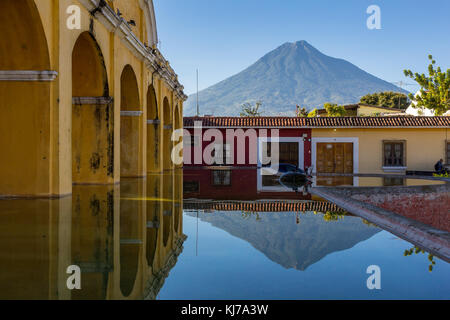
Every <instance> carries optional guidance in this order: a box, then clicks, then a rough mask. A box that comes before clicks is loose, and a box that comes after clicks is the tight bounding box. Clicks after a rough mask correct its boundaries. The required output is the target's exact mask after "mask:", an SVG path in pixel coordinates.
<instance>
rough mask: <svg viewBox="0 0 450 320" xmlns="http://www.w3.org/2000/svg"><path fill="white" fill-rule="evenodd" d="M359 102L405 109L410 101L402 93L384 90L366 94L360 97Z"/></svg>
mask: <svg viewBox="0 0 450 320" xmlns="http://www.w3.org/2000/svg"><path fill="white" fill-rule="evenodd" d="M360 103H364V104H369V105H372V106H380V107H385V108H397V109H407V108H408V107H409V104H410V101H409V100H408V97H407V96H406V95H405V94H403V93H398V92H392V91H386V92H377V93H372V94H367V95H365V96H364V97H362V98H361V100H360Z"/></svg>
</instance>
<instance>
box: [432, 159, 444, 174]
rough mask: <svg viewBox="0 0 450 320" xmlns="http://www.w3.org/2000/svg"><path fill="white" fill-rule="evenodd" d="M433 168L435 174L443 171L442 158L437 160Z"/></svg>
mask: <svg viewBox="0 0 450 320" xmlns="http://www.w3.org/2000/svg"><path fill="white" fill-rule="evenodd" d="M434 170H436V173H437V174H443V173H445V168H444V160H443V159H441V160H439V161H438V163H436V164H435V166H434Z"/></svg>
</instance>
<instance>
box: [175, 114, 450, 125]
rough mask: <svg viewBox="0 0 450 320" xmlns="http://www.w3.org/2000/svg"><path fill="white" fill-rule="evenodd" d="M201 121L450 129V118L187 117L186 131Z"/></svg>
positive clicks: (219, 123)
mask: <svg viewBox="0 0 450 320" xmlns="http://www.w3.org/2000/svg"><path fill="white" fill-rule="evenodd" d="M196 121H200V122H201V123H202V126H203V127H228V128H244V127H245V128H249V127H250V128H258V127H259V128H262V127H264V128H283V127H285V128H372V127H375V128H376V127H382V128H384V127H410V128H422V127H423V128H429V127H432V128H436V127H437V128H450V117H412V116H387V117H318V118H301V117H187V118H184V127H186V128H192V127H194V122H196Z"/></svg>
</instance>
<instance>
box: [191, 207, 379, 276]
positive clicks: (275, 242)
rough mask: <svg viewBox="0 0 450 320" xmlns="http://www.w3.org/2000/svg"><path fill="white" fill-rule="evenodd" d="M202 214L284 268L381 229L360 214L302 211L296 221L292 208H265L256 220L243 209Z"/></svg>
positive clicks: (349, 245) (301, 267) (341, 248)
mask: <svg viewBox="0 0 450 320" xmlns="http://www.w3.org/2000/svg"><path fill="white" fill-rule="evenodd" d="M186 214H187V215H189V216H192V217H194V216H195V215H194V213H189V212H188V213H186ZM199 218H200V219H201V220H202V221H205V222H208V223H210V224H211V225H212V226H214V227H216V228H219V229H222V230H224V231H226V232H228V233H229V234H231V235H232V236H234V237H237V238H240V239H242V240H245V241H247V242H248V243H250V244H251V245H252V246H253V247H254V248H255V249H257V250H258V251H260V252H262V253H263V254H264V255H265V256H266V257H267V258H269V259H270V260H272V261H273V262H275V263H277V264H279V265H281V266H283V267H284V268H286V269H296V270H302V271H304V270H306V269H307V268H308V267H309V266H311V265H313V264H315V263H316V262H318V261H320V260H322V259H323V258H325V257H326V256H327V255H329V254H332V253H334V252H339V251H344V250H347V249H350V248H353V247H354V246H355V245H357V244H358V243H360V242H363V241H365V240H367V239H369V238H371V237H372V236H374V235H375V234H377V233H378V232H380V229H378V228H376V227H372V226H368V225H366V224H364V223H363V222H362V220H361V219H360V218H358V217H352V216H345V217H344V218H342V219H340V220H339V221H330V222H326V221H325V220H324V219H323V214H321V213H319V214H314V213H312V212H308V213H304V214H301V215H300V225H297V224H296V223H295V213H292V212H291V213H288V212H270V213H268V212H262V213H259V220H256V219H255V217H252V218H250V219H243V218H242V213H240V212H220V211H215V212H212V213H199Z"/></svg>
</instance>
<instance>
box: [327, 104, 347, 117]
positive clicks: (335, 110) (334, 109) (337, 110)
mask: <svg viewBox="0 0 450 320" xmlns="http://www.w3.org/2000/svg"><path fill="white" fill-rule="evenodd" d="M323 108H324V109H325V110H326V111H327V114H328V116H329V117H345V116H346V114H347V111H346V110H345V107H344V106H338V105H337V104H334V103H329V102H327V103H325V104H324V105H323Z"/></svg>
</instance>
